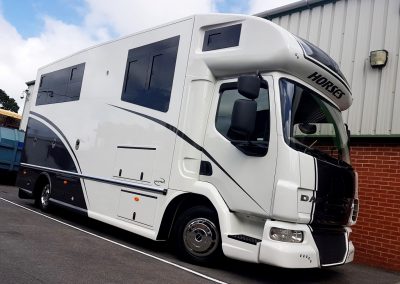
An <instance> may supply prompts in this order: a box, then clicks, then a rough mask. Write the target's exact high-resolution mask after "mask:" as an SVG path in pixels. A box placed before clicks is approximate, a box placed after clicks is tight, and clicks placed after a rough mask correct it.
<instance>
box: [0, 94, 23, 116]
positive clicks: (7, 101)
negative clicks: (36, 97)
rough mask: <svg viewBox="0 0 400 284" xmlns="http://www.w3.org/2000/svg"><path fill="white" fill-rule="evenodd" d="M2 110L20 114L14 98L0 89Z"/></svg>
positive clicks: (0, 106)
mask: <svg viewBox="0 0 400 284" xmlns="http://www.w3.org/2000/svg"><path fill="white" fill-rule="evenodd" d="M0 108H2V109H5V110H10V111H13V112H18V110H19V106H18V104H17V102H16V101H15V100H14V99H13V98H10V97H9V96H8V95H7V94H6V92H4V91H3V90H2V89H0Z"/></svg>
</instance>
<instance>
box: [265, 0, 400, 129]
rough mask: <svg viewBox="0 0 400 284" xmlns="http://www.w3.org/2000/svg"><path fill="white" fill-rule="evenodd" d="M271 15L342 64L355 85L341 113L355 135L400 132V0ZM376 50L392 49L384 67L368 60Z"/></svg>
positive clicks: (360, 0)
mask: <svg viewBox="0 0 400 284" xmlns="http://www.w3.org/2000/svg"><path fill="white" fill-rule="evenodd" d="M269 17H270V18H272V21H273V22H274V23H276V24H278V25H280V26H282V27H284V28H286V29H287V30H289V31H290V32H292V33H294V34H296V35H298V36H300V37H302V38H305V39H307V40H309V41H310V42H312V43H314V44H316V45H317V46H319V47H320V48H322V49H323V50H324V51H326V52H327V53H328V54H330V55H331V56H332V58H333V59H335V60H336V62H338V64H339V65H340V67H341V70H342V72H343V73H344V75H345V76H346V78H347V80H348V81H349V83H350V85H351V87H352V92H353V98H354V101H353V105H352V106H351V108H350V110H349V111H346V112H345V113H344V115H343V117H344V120H345V122H347V123H348V124H349V127H350V129H351V131H352V134H353V135H363V136H364V135H397V136H399V135H400V60H399V50H400V0H341V1H334V2H331V3H328V4H325V5H322V6H317V7H314V8H311V9H305V10H302V11H296V10H294V11H293V13H291V14H286V15H283V16H279V17H275V18H274V16H269ZM377 49H386V50H387V51H388V52H389V60H388V63H387V65H386V67H384V68H383V69H372V68H371V66H370V64H369V52H370V51H371V50H377Z"/></svg>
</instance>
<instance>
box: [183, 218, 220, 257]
mask: <svg viewBox="0 0 400 284" xmlns="http://www.w3.org/2000/svg"><path fill="white" fill-rule="evenodd" d="M183 241H184V245H185V248H186V249H187V250H188V251H189V252H190V253H191V254H193V255H196V256H207V255H210V254H211V253H213V252H214V251H215V250H216V249H217V247H218V242H219V234H218V230H217V227H216V226H215V225H214V223H213V222H211V221H210V220H208V219H205V218H196V219H194V220H191V221H190V222H189V223H187V224H186V226H185V229H184V230H183Z"/></svg>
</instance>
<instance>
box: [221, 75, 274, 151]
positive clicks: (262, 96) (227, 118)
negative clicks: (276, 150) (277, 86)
mask: <svg viewBox="0 0 400 284" xmlns="http://www.w3.org/2000/svg"><path fill="white" fill-rule="evenodd" d="M219 93H220V98H219V103H218V108H217V113H216V119H215V127H216V129H217V131H218V132H219V133H221V134H222V135H223V136H224V137H225V138H226V139H228V140H229V141H230V142H231V143H232V144H233V145H235V146H236V147H237V148H238V149H239V150H241V151H242V152H244V153H245V154H247V155H250V156H264V155H265V154H266V153H267V149H268V141H269V132H270V104H269V92H268V85H267V83H266V82H262V83H261V86H260V91H259V93H258V97H257V98H254V99H251V98H248V97H245V96H244V95H242V94H240V92H239V90H238V83H237V82H230V83H224V84H222V85H221V87H220V90H219ZM252 101H253V102H252ZM254 102H255V103H254ZM243 104H244V105H246V104H252V108H253V109H254V111H255V115H253V118H250V119H249V118H248V117H247V113H246V112H243V111H241V113H240V114H241V115H240V114H239V117H238V114H237V113H238V110H237V108H240V107H241V105H243ZM235 109H236V110H235ZM235 112H236V114H235ZM248 120H250V121H251V122H250V124H252V126H251V127H250V132H248V131H241V128H240V127H237V124H238V121H239V126H240V124H242V123H243V124H246V123H247V121H248ZM246 127H247V126H246ZM260 147H261V148H263V149H264V150H263V151H258V150H260V149H257V148H260ZM246 149H247V150H246ZM251 149H253V150H255V152H256V153H253V152H254V151H252V150H251Z"/></svg>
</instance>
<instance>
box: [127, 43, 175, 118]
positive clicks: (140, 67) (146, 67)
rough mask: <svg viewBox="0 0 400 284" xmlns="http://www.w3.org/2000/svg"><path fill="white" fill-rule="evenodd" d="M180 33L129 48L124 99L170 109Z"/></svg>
mask: <svg viewBox="0 0 400 284" xmlns="http://www.w3.org/2000/svg"><path fill="white" fill-rule="evenodd" d="M178 46H179V36H176V37H173V38H169V39H166V40H162V41H158V42H155V43H151V44H148V45H145V46H141V47H138V48H134V49H131V50H129V53H128V60H127V64H126V72H125V80H124V87H123V90H122V95H121V100H123V101H125V102H129V103H133V104H137V105H140V106H144V107H148V108H151V109H155V110H158V111H162V112H167V111H168V108H169V101H170V98H171V89H172V82H173V80H174V73H175V64H176V56H177V53H178Z"/></svg>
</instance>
